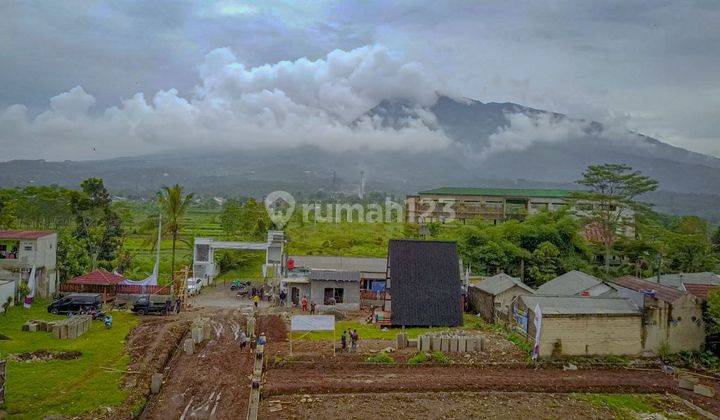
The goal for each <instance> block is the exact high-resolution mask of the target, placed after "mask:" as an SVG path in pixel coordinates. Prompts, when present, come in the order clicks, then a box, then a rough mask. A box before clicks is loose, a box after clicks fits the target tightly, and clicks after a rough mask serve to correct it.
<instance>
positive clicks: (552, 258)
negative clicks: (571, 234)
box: [528, 242, 560, 287]
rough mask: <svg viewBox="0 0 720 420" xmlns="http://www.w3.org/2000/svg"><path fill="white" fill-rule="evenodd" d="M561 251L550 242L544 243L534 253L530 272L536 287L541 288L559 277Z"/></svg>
mask: <svg viewBox="0 0 720 420" xmlns="http://www.w3.org/2000/svg"><path fill="white" fill-rule="evenodd" d="M559 257H560V250H559V249H558V248H557V247H556V246H555V245H553V244H552V243H550V242H543V243H541V244H540V245H539V246H538V247H537V248H535V251H533V253H532V257H531V262H532V265H531V266H530V269H529V270H528V274H529V275H530V278H531V279H532V280H533V282H534V284H535V286H536V287H537V286H540V285H541V284H543V283H546V282H548V281H550V280H552V279H554V278H555V277H557V275H558V268H559V265H560V264H559V261H558V259H559Z"/></svg>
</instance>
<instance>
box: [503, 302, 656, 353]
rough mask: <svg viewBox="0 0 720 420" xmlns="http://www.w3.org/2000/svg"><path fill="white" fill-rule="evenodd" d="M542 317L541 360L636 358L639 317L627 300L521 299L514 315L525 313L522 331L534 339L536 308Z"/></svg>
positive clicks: (639, 331) (639, 340)
mask: <svg viewBox="0 0 720 420" xmlns="http://www.w3.org/2000/svg"><path fill="white" fill-rule="evenodd" d="M536 307H539V308H540V312H541V314H542V316H541V319H542V320H541V327H540V357H544V358H547V357H559V356H591V355H639V354H641V353H642V350H643V346H642V315H641V313H640V310H639V309H638V307H637V306H636V305H635V304H634V303H633V302H632V301H631V300H630V299H624V298H615V297H590V296H537V295H526V296H520V298H519V299H518V301H517V303H516V304H515V308H514V311H515V314H516V316H518V315H519V314H523V313H524V314H525V316H526V318H525V321H526V323H525V325H527V330H526V331H523V332H525V333H526V334H527V335H528V337H530V338H534V337H535V323H534V322H533V320H534V318H535V308H536Z"/></svg>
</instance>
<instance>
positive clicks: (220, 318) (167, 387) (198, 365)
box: [140, 310, 252, 419]
mask: <svg viewBox="0 0 720 420" xmlns="http://www.w3.org/2000/svg"><path fill="white" fill-rule="evenodd" d="M203 316H206V317H209V318H210V320H211V325H212V327H213V331H214V337H213V338H212V339H211V340H209V341H206V342H204V343H202V344H200V345H198V346H196V347H195V353H194V354H192V355H186V354H185V353H184V352H182V351H181V350H180V351H177V352H176V353H175V355H174V356H173V359H172V360H171V362H170V363H169V365H168V368H167V369H166V371H165V380H164V383H163V386H162V388H161V390H160V393H159V394H158V395H156V396H154V397H153V398H151V400H150V401H149V402H148V405H147V406H146V408H145V411H144V412H143V414H142V415H141V416H140V417H141V418H146V419H167V418H188V419H190V418H208V417H212V416H214V417H215V418H218V419H237V418H243V417H245V416H246V413H247V402H248V398H249V392H250V386H249V384H250V378H249V375H250V374H251V372H252V359H251V355H250V352H249V351H248V350H245V351H244V352H243V351H241V350H240V346H239V345H238V343H237V342H236V341H235V336H234V332H235V331H237V330H238V328H240V327H244V325H245V322H246V321H245V317H244V316H243V315H242V314H241V313H240V312H239V311H230V310H224V311H223V310H220V311H213V312H210V311H208V312H205V313H203Z"/></svg>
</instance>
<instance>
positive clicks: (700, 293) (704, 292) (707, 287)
mask: <svg viewBox="0 0 720 420" xmlns="http://www.w3.org/2000/svg"><path fill="white" fill-rule="evenodd" d="M718 288H720V286H717V285H714V284H693V283H686V284H685V289H686V290H687V291H688V293H690V294H691V295H693V296H697V297H699V298H700V299H703V300H707V297H708V293H710V291H711V290H713V289H718Z"/></svg>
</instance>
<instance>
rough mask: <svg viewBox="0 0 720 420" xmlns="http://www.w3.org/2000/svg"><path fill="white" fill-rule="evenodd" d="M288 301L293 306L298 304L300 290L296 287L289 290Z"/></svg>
mask: <svg viewBox="0 0 720 420" xmlns="http://www.w3.org/2000/svg"><path fill="white" fill-rule="evenodd" d="M290 301H291V302H292V304H293V305H295V306H297V305H299V304H300V289H298V288H297V287H293V288H292V289H291V290H290Z"/></svg>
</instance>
